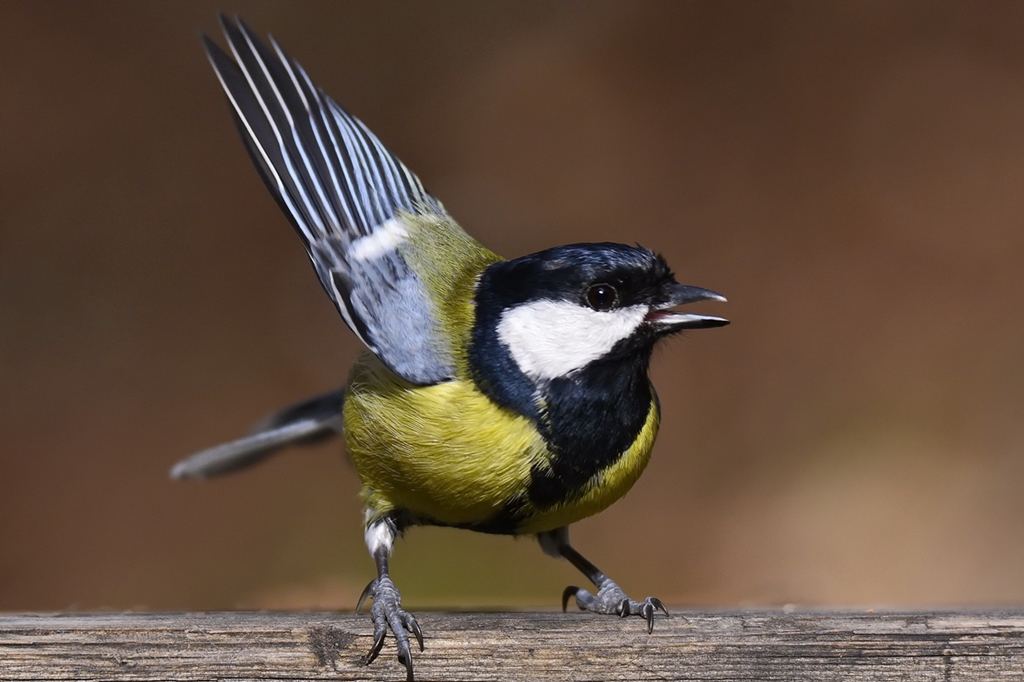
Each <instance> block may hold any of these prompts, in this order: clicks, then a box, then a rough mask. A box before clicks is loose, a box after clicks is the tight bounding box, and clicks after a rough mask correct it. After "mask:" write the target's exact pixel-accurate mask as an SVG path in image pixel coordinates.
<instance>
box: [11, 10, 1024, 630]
mask: <svg viewBox="0 0 1024 682" xmlns="http://www.w3.org/2000/svg"><path fill="white" fill-rule="evenodd" d="M218 10H224V11H227V12H230V13H234V12H238V13H240V14H241V15H242V16H243V17H244V18H245V19H246V21H247V22H248V23H250V25H252V26H253V27H254V28H256V29H257V30H258V31H259V32H261V33H266V32H272V33H273V34H274V35H275V37H276V38H277V39H278V40H279V41H280V43H281V44H282V45H283V46H284V47H285V49H286V50H288V51H289V52H290V53H291V54H292V55H293V56H295V57H296V58H297V59H298V60H299V61H300V62H301V63H302V64H303V65H304V66H305V67H306V69H307V71H308V72H309V73H310V74H311V75H312V77H313V78H314V79H315V80H316V81H317V82H319V83H320V84H321V85H322V86H323V87H324V88H325V89H326V91H327V92H328V93H330V94H331V95H333V96H334V98H336V99H337V100H339V101H340V102H342V103H343V104H344V105H345V106H346V107H348V108H350V109H351V110H352V111H353V112H354V113H356V114H357V115H358V116H360V117H361V118H363V119H364V120H365V121H366V122H367V123H368V125H369V126H370V127H371V128H372V129H373V130H374V131H376V132H377V133H378V135H380V137H381V138H382V139H383V140H385V142H386V143H387V144H388V145H390V146H391V147H392V148H393V149H394V150H395V151H396V153H397V154H398V155H399V156H400V157H401V158H403V159H404V160H405V161H406V162H407V163H408V164H409V166H410V167H412V168H413V169H414V170H415V171H416V172H417V173H418V174H419V175H420V176H421V177H422V178H423V179H424V181H425V183H426V184H427V186H428V188H430V189H431V191H432V192H434V193H435V194H436V195H437V196H439V197H441V198H442V200H443V201H444V202H445V204H446V206H447V207H448V208H449V209H450V210H451V211H452V213H453V214H454V215H455V216H456V217H457V218H458V219H459V220H460V222H461V223H462V224H463V225H464V226H465V227H466V228H467V229H468V230H469V231H470V232H471V233H472V234H473V235H475V236H476V237H477V238H478V239H480V240H481V241H482V242H483V243H485V244H486V245H488V246H489V247H491V248H492V249H494V250H496V251H498V252H499V253H502V254H504V255H506V256H518V255H522V254H526V253H529V252H532V251H535V250H539V249H541V248H544V247H547V246H551V245H554V244H557V243H567V242H573V241H599V240H615V241H624V242H640V243H642V244H644V245H646V246H649V247H652V248H655V249H657V250H659V251H661V252H662V253H664V254H665V256H666V257H667V258H668V260H669V262H670V263H672V264H673V266H674V267H675V269H676V271H677V273H678V274H679V277H680V279H681V281H684V282H687V283H692V284H697V285H701V286H706V287H710V288H713V289H715V290H718V291H721V292H723V293H725V294H726V295H727V296H728V297H729V303H728V304H725V305H715V306H707V307H706V308H702V309H706V310H707V311H708V312H713V313H715V314H722V315H725V316H727V317H729V318H730V319H732V320H733V324H732V326H730V327H727V328H725V329H719V330H713V331H706V332H695V333H692V334H690V335H688V336H687V337H685V338H679V339H675V340H673V341H671V342H670V343H667V344H665V346H664V347H663V348H661V349H660V352H659V353H658V354H657V357H656V359H655V362H654V366H653V368H652V374H653V376H654V379H655V383H656V385H657V387H658V390H659V392H660V395H661V399H662V406H663V412H664V416H663V424H664V425H663V429H662V433H661V437H660V439H659V442H658V445H657V448H656V450H655V455H654V458H653V460H652V462H651V464H650V467H649V468H648V471H647V473H646V475H645V476H644V477H643V478H641V480H640V481H639V483H638V484H637V485H636V487H635V488H634V489H633V491H632V492H631V493H630V494H629V495H628V496H627V497H626V498H624V499H623V500H622V501H620V502H619V503H617V504H616V505H614V506H613V507H612V508H611V509H609V510H608V511H607V512H605V513H603V514H601V515H599V516H597V517H595V518H592V519H589V520H586V521H584V522H582V523H580V524H578V525H577V526H575V527H574V530H573V538H574V541H575V543H576V544H577V546H578V547H579V548H580V549H581V550H582V551H583V552H584V553H585V554H586V555H587V556H589V557H591V558H592V559H593V560H594V562H595V563H597V564H598V565H599V566H601V567H602V568H603V569H604V570H605V571H606V572H608V573H609V574H610V575H612V576H613V577H616V578H617V579H618V581H619V582H620V583H621V584H622V585H623V586H624V587H625V588H626V589H627V591H629V592H630V593H632V594H633V595H634V596H644V595H647V594H653V595H657V596H659V597H661V598H662V599H664V600H665V601H667V602H669V603H671V604H676V605H694V606H746V605H780V604H787V603H793V604H799V605H853V606H865V607H867V606H963V605H974V606H986V605H1021V604H1024V40H1022V36H1024V4H1022V3H1011V2H980V3H959V2H834V3H819V2H815V1H808V2H772V3H762V2H718V1H710V2H629V3H617V2H616V3H606V2H587V3H550V2H487V3H476V2H445V3H399V2H379V3H341V2H337V3H335V2H332V3H328V2H309V3H277V2H227V3H225V2H222V1H221V0H217V1H216V2H191V3H169V2H74V3H71V2H35V1H33V2H28V1H27V0H26V1H25V2H14V1H10V0H9V1H7V2H4V3H2V4H0V349H2V358H0V360H2V362H0V400H2V406H0V420H2V422H0V429H2V431H0V433H2V440H0V609H32V610H44V609H94V608H113V609H124V608H148V609H212V608H225V607H275V608H308V607H325V608H345V609H348V608H351V607H352V606H353V605H354V603H355V599H356V597H357V596H358V594H359V592H360V591H361V589H362V587H363V586H364V585H365V584H366V582H367V581H368V580H369V579H370V578H371V577H373V567H372V562H371V561H370V559H369V557H368V556H367V555H366V552H365V549H364V547H363V544H362V531H361V527H360V513H359V505H358V501H357V497H356V496H357V481H356V476H355V474H354V472H353V470H352V469H351V466H350V465H349V464H348V463H347V461H346V460H345V458H344V457H343V456H342V454H341V450H340V446H339V445H338V444H334V445H330V446H323V447H318V448H314V449H310V450H306V451H295V452H293V453H290V454H288V455H287V456H281V457H278V458H276V459H273V460H271V461H268V462H266V463H265V464H263V465H262V466H260V467H257V468H255V469H253V470H250V471H247V472H245V473H241V474H238V475H235V476H231V477H228V478H224V479H220V480H216V481H211V482H186V483H179V482H172V481H170V480H169V479H168V477H167V471H168V469H169V468H170V466H171V465H172V464H173V463H174V462H175V461H176V460H177V459H179V458H181V457H183V456H185V455H187V454H189V453H191V452H193V451H195V450H198V449H201V448H204V447H207V446H210V445H213V444H216V443H218V442H222V441H224V440H228V439H231V438H234V437H236V436H238V435H240V434H241V433H243V432H244V431H245V429H246V428H247V427H248V426H249V425H250V424H251V423H253V422H254V421H255V420H257V419H258V418H259V417H261V416H262V415H264V414H265V413H267V412H270V411H272V410H274V409H275V408H277V407H280V406H282V405H284V404H286V403H288V402H290V401H293V400H295V399H298V398H301V397H304V396H306V395H308V394H311V393H314V392H318V391H322V390H325V389H328V388H331V387H334V386H336V385H338V384H340V383H341V382H343V380H344V378H345V375H346V372H347V368H348V366H349V364H350V363H351V361H352V359H353V357H354V356H355V355H356V353H357V352H358V350H359V348H358V347H357V343H356V341H355V340H354V338H353V336H352V335H351V334H350V333H349V332H348V331H347V330H346V329H345V327H344V325H343V324H342V322H341V320H340V319H339V317H338V316H337V314H336V313H335V311H334V309H333V307H332V306H331V305H330V303H329V302H328V300H327V298H326V296H324V295H323V293H322V291H321V290H320V288H319V285H318V284H317V282H316V280H315V277H314V275H313V273H312V271H311V269H310V267H309V264H308V262H307V259H306V256H305V254H304V252H303V250H302V248H301V246H300V244H299V241H298V240H297V239H296V238H295V236H294V234H293V233H292V231H291V228H290V227H289V225H288V224H287V222H286V221H285V219H284V218H283V217H282V216H281V215H280V214H279V211H278V209H277V208H276V206H275V204H274V203H273V201H272V200H271V198H270V197H269V195H268V193H267V192H266V190H265V189H264V187H263V186H262V183H261V182H260V180H259V178H258V177H257V174H256V172H255V171H254V170H253V168H252V167H251V164H250V161H249V159H248V158H247V156H246V154H245V152H244V150H243V147H242V145H241V143H240V142H239V139H238V136H237V134H236V132H235V130H234V128H233V124H232V121H231V117H230V115H229V113H228V108H227V105H226V102H225V99H224V97H223V95H222V94H221V92H220V89H219V85H218V84H217V82H216V79H215V78H214V75H213V73H212V71H211V70H210V68H209V66H208V64H207V63H206V59H205V57H204V55H203V52H202V50H201V48H200V44H199V35H200V32H202V31H205V32H207V33H209V34H211V35H214V36H216V37H217V38H218V39H220V36H219V34H218V28H217V23H216V12H217V11H218ZM393 567H394V574H395V577H396V581H397V583H398V585H400V586H401V588H402V589H403V594H404V595H405V603H406V604H407V605H410V606H412V607H416V608H424V607H455V606H465V607H479V606H491V607H500V606H526V607H549V608H550V607H556V606H557V604H558V598H559V595H560V593H561V590H562V588H563V586H564V585H565V584H567V583H568V582H578V581H579V579H580V578H579V576H578V575H577V574H576V573H575V572H574V571H573V570H572V569H571V568H570V567H569V566H568V565H566V564H565V563H564V562H561V563H560V562H556V561H554V560H552V559H550V558H548V557H545V556H543V555H541V553H540V552H539V551H538V549H537V547H536V543H535V542H533V541H532V540H530V539H521V540H512V539H508V538H498V537H487V536H479V535H474V534H471V533H466V532H464V531H452V530H441V529H415V530H413V531H411V532H410V533H408V535H407V537H406V538H405V539H404V540H403V541H402V542H401V543H400V544H399V545H398V547H397V550H396V554H395V558H394V561H393Z"/></svg>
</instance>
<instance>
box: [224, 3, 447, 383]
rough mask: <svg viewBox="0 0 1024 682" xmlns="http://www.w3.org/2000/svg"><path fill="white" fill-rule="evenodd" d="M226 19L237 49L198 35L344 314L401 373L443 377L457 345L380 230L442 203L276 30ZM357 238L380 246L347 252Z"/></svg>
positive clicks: (438, 211)
mask: <svg viewBox="0 0 1024 682" xmlns="http://www.w3.org/2000/svg"><path fill="white" fill-rule="evenodd" d="M221 27H222V28H223V30H224V35H225V36H226V38H227V41H228V45H229V47H230V49H231V52H232V54H233V55H234V59H232V58H231V57H230V56H228V55H227V54H226V53H225V52H224V51H223V50H221V49H220V48H219V47H218V46H217V45H216V44H215V43H214V42H213V41H212V40H210V39H209V38H206V37H205V36H204V45H205V47H206V52H207V55H208V56H209V59H210V63H211V64H212V65H213V68H214V70H215V71H216V72H217V76H218V78H219V79H220V82H221V85H222V86H223V88H224V91H225V93H227V95H228V99H229V100H230V102H231V105H232V109H233V113H234V114H235V117H236V121H237V123H238V127H239V130H240V131H241V133H242V137H243V139H244V140H245V142H246V147H247V148H248V150H249V153H250V155H251V156H252V158H253V161H254V163H255V164H256V167H257V168H258V169H259V171H260V174H261V175H262V177H263V180H264V182H265V183H266V185H267V187H268V188H269V189H270V191H271V193H272V194H273V195H274V198H275V199H276V200H277V202H278V204H279V205H280V206H281V208H282V210H283V211H284V213H285V215H287V216H288V219H289V220H290V221H291V223H292V225H293V226H294V227H295V230H296V232H297V233H298V235H299V236H300V237H301V238H302V241H303V244H304V245H305V247H306V250H307V252H308V253H309V257H310V259H311V260H312V262H313V267H314V269H315V270H316V273H317V275H318V277H319V278H320V282H321V284H322V285H323V287H324V289H325V290H326V291H327V293H328V295H329V296H330V297H331V299H332V300H333V301H334V304H335V306H336V307H337V308H338V312H339V313H340V314H341V316H342V318H343V319H344V320H345V323H346V324H347V325H348V327H349V328H350V329H351V330H352V331H353V332H354V333H355V334H356V336H358V337H359V339H360V340H361V341H362V342H363V343H364V344H366V346H367V347H368V348H369V349H370V350H371V351H373V352H374V353H376V354H377V355H378V356H379V357H380V359H381V361H382V362H383V363H384V364H385V365H387V366H388V367H389V368H390V369H391V370H392V371H394V372H395V373H396V374H398V375H399V376H401V377H403V378H405V379H406V380H408V381H410V382H413V383H416V384H431V383H436V382H438V381H444V380H446V379H448V378H450V377H451V376H452V375H453V374H454V361H453V353H452V349H451V348H450V346H449V344H447V343H446V342H445V339H444V337H443V335H442V334H441V332H440V325H439V323H438V321H437V319H436V315H435V310H434V306H433V304H432V302H431V300H430V298H429V296H428V294H427V290H426V288H425V287H424V285H423V282H422V281H421V279H420V277H419V276H418V275H417V274H416V272H414V271H413V270H412V268H410V267H409V264H408V263H407V262H406V260H405V258H404V257H403V256H402V254H401V253H399V250H398V249H397V248H394V247H393V246H392V247H390V248H389V245H388V244H387V243H386V242H387V240H377V239H376V236H377V235H378V232H379V231H380V230H385V231H386V227H387V226H388V224H389V223H390V221H393V220H395V219H396V217H398V216H400V214H402V213H408V214H425V213H426V214H433V215H438V216H445V215H446V214H445V211H444V208H443V207H442V206H441V204H440V202H438V201H437V200H436V199H435V198H434V197H432V196H431V195H430V194H429V193H427V191H426V190H425V189H424V188H423V185H422V183H421V182H420V181H419V179H418V178H417V177H416V176H415V175H414V174H413V173H412V172H410V171H409V169H408V168H406V167H405V165H404V164H403V163H402V162H401V161H400V160H398V158H396V157H395V156H394V154H392V153H391V152H390V151H388V149H387V148H386V147H384V145H383V144H382V143H381V142H380V140H378V139H377V137H376V136H375V135H374V134H373V133H371V132H370V131H369V129H368V128H367V127H366V126H365V125H363V124H362V122H361V121H359V120H358V119H356V118H355V117H354V116H352V115H351V114H349V113H348V112H347V111H345V110H344V109H342V108H341V107H340V106H339V105H338V104H337V103H336V102H334V101H333V100H331V99H330V98H329V97H327V96H326V95H325V94H324V93H323V91H322V90H320V89H319V88H317V87H316V86H315V85H314V84H313V82H312V81H311V80H310V78H309V76H308V75H307V74H306V72H305V71H304V70H303V69H302V67H301V66H299V64H298V63H297V62H295V61H294V60H292V59H291V58H289V57H288V56H287V55H286V54H285V53H284V52H283V51H282V50H281V48H280V47H279V46H278V45H277V43H276V42H274V41H273V39H271V45H272V46H273V49H270V48H268V47H267V46H266V45H264V44H263V43H262V42H261V41H260V40H259V38H257V37H256V35H255V34H254V33H253V32H252V31H251V30H250V29H249V28H248V27H247V26H245V24H243V23H242V22H241V21H238V22H237V25H236V24H235V23H233V22H232V21H230V20H228V19H226V18H225V17H223V16H222V17H221ZM385 236H386V235H385ZM360 239H367V242H366V243H364V244H365V245H367V246H374V247H375V248H373V249H364V250H363V252H362V253H361V254H354V253H353V244H356V243H357V242H358V241H359V240H360ZM377 242H380V244H382V246H381V245H379V244H378V243H377ZM357 255H358V256H360V257H357Z"/></svg>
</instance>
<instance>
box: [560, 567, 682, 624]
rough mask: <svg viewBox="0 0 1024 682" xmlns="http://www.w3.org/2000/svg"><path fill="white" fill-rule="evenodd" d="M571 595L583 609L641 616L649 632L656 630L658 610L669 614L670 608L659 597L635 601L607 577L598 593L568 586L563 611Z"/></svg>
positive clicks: (622, 615) (621, 615)
mask: <svg viewBox="0 0 1024 682" xmlns="http://www.w3.org/2000/svg"><path fill="white" fill-rule="evenodd" d="M570 597H575V598H576V605H577V606H578V607H579V608H580V610H583V611H593V612H594V613H603V614H607V615H617V616H620V617H621V618H627V617H629V616H640V617H641V618H643V619H644V620H645V621H647V632H648V633H651V632H654V614H655V613H656V612H657V611H661V612H662V613H664V614H665V616H666V617H667V616H668V609H667V608H665V604H663V603H662V601H661V600H660V599H658V598H657V597H647V598H646V599H644V600H643V601H641V602H638V601H634V600H632V599H630V598H629V597H627V596H626V593H625V592H623V591H622V588H620V587H619V586H618V585H616V584H615V583H614V582H612V581H611V580H608V579H607V578H606V579H605V582H604V583H603V584H602V585H601V586H600V587H599V589H598V591H597V594H596V595H594V594H591V593H590V592H588V591H587V590H585V589H583V588H581V587H577V586H576V585H569V586H568V587H566V588H565V590H564V591H563V592H562V611H565V610H566V607H567V606H568V604H569V598H570Z"/></svg>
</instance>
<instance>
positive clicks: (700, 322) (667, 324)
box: [644, 284, 729, 333]
mask: <svg viewBox="0 0 1024 682" xmlns="http://www.w3.org/2000/svg"><path fill="white" fill-rule="evenodd" d="M697 301H723V302H724V301H725V296H722V295H721V294H718V293H715V292H714V291H711V290H710V289H701V288H700V287H691V286H688V285H686V284H676V285H673V287H672V290H671V291H670V292H669V295H668V298H667V300H666V301H665V302H663V303H658V304H656V305H653V306H651V310H650V312H648V313H647V317H645V318H644V319H645V320H646V321H647V322H649V323H650V324H652V325H653V326H654V328H655V329H656V330H657V331H658V332H659V333H668V332H676V331H681V330H683V329H707V328H709V327H724V326H725V325H727V324H729V320H727V319H725V318H724V317H713V316H711V315H696V314H693V313H681V312H678V311H675V310H671V308H675V307H676V306H681V305H685V304H687V303H696V302H697Z"/></svg>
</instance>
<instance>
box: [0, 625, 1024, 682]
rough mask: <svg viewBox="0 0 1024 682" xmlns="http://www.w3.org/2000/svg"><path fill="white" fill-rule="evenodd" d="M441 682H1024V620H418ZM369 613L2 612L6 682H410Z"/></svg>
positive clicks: (423, 664)
mask: <svg viewBox="0 0 1024 682" xmlns="http://www.w3.org/2000/svg"><path fill="white" fill-rule="evenodd" d="M418 618H419V622H420V625H421V626H422V628H423V632H424V634H425V636H426V647H427V648H426V650H425V651H424V652H423V653H419V654H417V655H416V657H415V670H416V679H417V680H419V681H420V682H427V681H429V680H511V681H513V682H515V681H518V680H595V681H596V680H718V681H721V680H912V681H913V682H926V681H930V680H936V681H945V682H948V681H953V680H993V681H994V680H1000V681H1001V682H1009V681H1011V680H1012V681H1024V610H1017V611H992V612H981V611H979V612H921V613H858V612H831V611H829V612H824V611H822V612H804V613H784V612H781V611H743V612H710V613H709V612H695V611H676V612H674V613H673V615H672V617H671V618H669V619H666V618H664V617H660V616H659V618H658V619H657V621H656V625H655V629H654V634H652V635H648V634H647V631H646V628H645V626H644V623H643V622H642V621H641V620H640V619H639V618H632V619H628V620H621V619H618V618H612V617H601V616H595V615H592V614H580V613H569V614H562V613H440V612H436V613H431V612H423V613H420V614H418ZM370 632H371V627H370V623H369V620H368V618H367V617H366V616H365V615H364V616H356V615H353V614H334V613H264V612H260V613H252V612H229V613H109V614H108V613H103V614H81V613H74V614H0V679H2V680H43V679H46V680H100V679H104V680H109V679H119V680H213V679H218V680H267V679H273V680H281V679H311V680H320V679H324V680H396V681H398V680H404V679H405V670H404V668H402V667H401V666H400V665H399V663H398V662H397V660H396V656H395V649H394V644H393V642H392V641H390V640H389V641H388V643H387V644H386V645H385V648H384V651H383V653H382V654H381V658H380V660H378V661H377V662H375V663H374V664H373V665H371V666H368V667H367V666H365V665H364V664H363V663H362V660H361V659H362V656H363V654H364V653H365V652H366V651H367V650H368V649H369V647H370Z"/></svg>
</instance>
